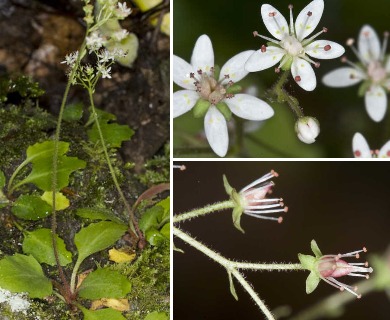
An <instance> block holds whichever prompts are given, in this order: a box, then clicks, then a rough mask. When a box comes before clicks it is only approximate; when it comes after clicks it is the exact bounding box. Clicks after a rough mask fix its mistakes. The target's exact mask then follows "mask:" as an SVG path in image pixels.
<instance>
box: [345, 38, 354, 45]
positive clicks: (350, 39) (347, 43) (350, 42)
mask: <svg viewBox="0 0 390 320" xmlns="http://www.w3.org/2000/svg"><path fill="white" fill-rule="evenodd" d="M354 43H355V39H353V38H349V39H348V40H347V41H346V42H345V44H346V45H347V46H352V45H353V44H354Z"/></svg>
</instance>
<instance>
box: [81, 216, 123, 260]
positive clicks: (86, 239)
mask: <svg viewBox="0 0 390 320" xmlns="http://www.w3.org/2000/svg"><path fill="white" fill-rule="evenodd" d="M126 230H127V226H124V225H120V224H117V223H115V222H109V221H102V222H98V223H93V224H90V225H89V226H88V227H85V228H82V229H81V230H80V231H79V232H78V233H77V234H76V236H75V238H74V243H75V244H76V247H77V250H78V253H79V256H78V259H77V261H83V260H84V259H85V258H86V257H88V256H89V255H91V254H93V253H95V252H98V251H101V250H104V249H106V248H108V247H109V246H111V245H113V244H114V243H115V242H116V241H117V240H118V239H119V238H120V237H121V236H122V235H123V234H124V233H125V232H126Z"/></svg>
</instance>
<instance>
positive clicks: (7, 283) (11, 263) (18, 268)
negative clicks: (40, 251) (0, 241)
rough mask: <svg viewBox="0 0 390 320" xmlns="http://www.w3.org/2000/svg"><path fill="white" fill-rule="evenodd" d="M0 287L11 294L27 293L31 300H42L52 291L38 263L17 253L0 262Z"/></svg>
mask: <svg viewBox="0 0 390 320" xmlns="http://www.w3.org/2000/svg"><path fill="white" fill-rule="evenodd" d="M0 287H1V288H3V289H7V290H9V291H11V292H28V293H29V295H30V297H31V298H44V297H46V296H49V295H51V294H52V291H53V288H52V284H51V281H50V280H49V279H47V278H46V277H45V275H44V274H43V271H42V267H41V265H40V264H39V263H38V261H37V260H35V258H34V257H32V256H25V255H22V254H18V253H17V254H15V255H13V256H7V257H5V258H4V259H2V260H0Z"/></svg>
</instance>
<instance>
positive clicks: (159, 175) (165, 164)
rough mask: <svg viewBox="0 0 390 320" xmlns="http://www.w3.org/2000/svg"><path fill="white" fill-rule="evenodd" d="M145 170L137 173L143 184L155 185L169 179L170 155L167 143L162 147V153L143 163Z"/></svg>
mask: <svg viewBox="0 0 390 320" xmlns="http://www.w3.org/2000/svg"><path fill="white" fill-rule="evenodd" d="M144 169H145V171H144V172H143V173H142V174H140V175H138V179H139V180H140V182H141V183H142V184H144V185H148V186H151V185H156V184H159V183H163V182H167V181H169V170H170V156H169V144H167V145H165V147H164V155H159V156H155V157H154V158H153V159H150V160H148V161H147V162H146V164H145V165H144Z"/></svg>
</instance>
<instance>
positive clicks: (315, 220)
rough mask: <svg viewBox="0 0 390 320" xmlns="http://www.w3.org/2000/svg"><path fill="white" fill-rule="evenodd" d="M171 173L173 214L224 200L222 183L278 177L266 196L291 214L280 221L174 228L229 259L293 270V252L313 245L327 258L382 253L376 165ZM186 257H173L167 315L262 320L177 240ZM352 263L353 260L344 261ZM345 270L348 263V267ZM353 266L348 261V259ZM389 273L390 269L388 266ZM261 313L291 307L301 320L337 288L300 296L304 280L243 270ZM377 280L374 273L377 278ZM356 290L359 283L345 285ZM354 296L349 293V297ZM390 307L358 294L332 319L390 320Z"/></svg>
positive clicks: (200, 221) (383, 212) (274, 165)
mask: <svg viewBox="0 0 390 320" xmlns="http://www.w3.org/2000/svg"><path fill="white" fill-rule="evenodd" d="M180 164H185V165H186V167H187V169H186V170H185V171H179V170H175V171H174V173H173V212H174V214H178V213H183V212H186V211H188V210H192V209H195V208H200V207H202V206H205V205H207V204H212V203H215V202H217V201H224V200H227V195H226V193H225V190H224V187H223V183H222V175H223V174H226V176H227V178H228V181H229V183H230V185H231V186H232V187H234V188H236V189H237V190H241V189H242V188H243V187H244V186H246V185H247V184H249V183H250V182H252V181H253V180H255V179H257V178H259V177H261V176H262V175H264V174H265V173H267V172H269V171H270V170H271V169H274V170H275V171H276V172H278V173H279V177H278V178H274V179H272V180H273V181H274V182H275V184H276V185H275V187H274V188H273V193H272V197H276V198H278V197H282V198H283V199H284V203H285V204H286V205H287V206H288V208H289V211H288V212H287V213H286V214H284V215H283V216H284V221H283V223H282V224H278V223H276V222H273V221H267V220H261V219H256V218H253V217H249V216H246V215H243V216H242V218H241V226H242V228H243V229H244V230H245V234H242V233H241V232H239V231H238V230H237V229H236V228H234V226H233V223H232V215H231V212H232V211H231V210H223V211H220V212H218V213H213V214H210V215H208V216H205V217H200V218H197V219H192V220H191V221H186V222H183V223H180V225H179V227H180V228H181V229H182V230H184V231H186V232H188V233H189V234H191V235H192V236H194V237H195V238H196V239H197V240H198V241H201V242H203V243H205V244H207V245H208V246H209V247H210V248H212V249H213V250H216V251H218V252H219V253H221V254H222V255H224V256H225V257H226V258H229V259H234V260H237V261H247V262H264V263H266V262H286V263H287V262H293V263H296V262H298V258H297V254H298V253H303V254H311V250H310V241H311V240H312V239H315V240H316V241H317V243H318V245H319V248H320V249H321V251H322V252H323V253H324V254H332V253H333V254H337V253H346V252H350V251H352V250H359V249H360V248H362V247H363V246H366V247H367V249H368V254H362V255H361V259H360V260H361V261H358V262H364V261H366V259H367V258H368V257H369V256H370V254H376V253H377V254H381V253H382V252H384V251H385V250H386V248H387V247H388V246H389V244H390V233H389V226H390V203H389V201H388V198H389V179H390V172H389V166H388V163H387V162H383V161H382V162H376V161H310V162H308V161H272V162H271V161H261V162H257V161H244V162H242V161H241V162H240V161H191V162H180ZM174 242H175V246H176V247H178V248H180V249H182V250H184V251H185V253H184V254H182V253H178V252H174V254H173V296H174V301H173V308H174V309H173V316H174V319H186V320H199V319H210V320H217V319H218V320H219V319H223V320H231V319H243V320H247V319H265V317H264V316H263V315H262V314H261V312H260V311H259V310H258V308H257V306H256V305H255V303H254V302H253V301H252V300H251V299H250V297H249V295H248V293H247V292H246V291H244V290H243V289H242V288H241V287H240V285H239V284H238V283H237V282H235V283H236V286H235V288H236V290H237V294H238V297H239V300H238V301H236V300H235V299H234V298H233V297H232V295H231V294H230V291H229V281H228V276H227V274H226V270H225V269H223V268H221V266H219V265H218V264H216V263H215V262H213V261H211V260H210V259H209V258H208V257H206V256H205V255H204V254H203V253H200V252H198V251H196V250H195V249H193V248H191V247H190V246H189V245H187V244H185V243H184V242H183V241H181V240H179V239H177V238H175V239H174ZM349 261H350V260H349ZM350 262H351V261H350ZM352 262H354V261H353V260H352ZM389 266H390V264H389ZM244 274H245V277H246V279H247V280H248V281H249V282H250V283H251V284H252V285H253V287H254V289H255V291H256V292H258V293H259V295H260V297H261V298H262V299H264V300H265V302H266V304H267V306H268V307H269V308H271V310H274V309H275V308H277V307H279V306H282V305H288V306H290V307H291V308H292V314H297V313H298V312H299V311H301V310H304V309H306V308H308V307H310V306H312V305H313V304H314V303H317V302H320V301H322V299H324V298H325V297H328V296H329V295H331V294H334V293H337V292H338V290H337V289H336V288H334V287H332V286H330V285H328V284H326V283H325V282H323V281H321V283H320V284H319V285H318V288H317V289H316V290H315V291H314V292H313V293H312V294H310V295H307V294H306V292H305V281H306V278H307V276H308V272H266V271H264V272H253V271H246V272H244ZM376 274H377V273H375V270H374V273H373V274H372V278H373V279H374V277H375V275H376ZM338 280H340V281H341V282H343V283H346V284H353V283H355V282H356V281H360V280H361V278H356V277H342V278H339V279H338ZM345 294H346V295H350V293H347V292H346V293H345ZM389 314H390V301H389V299H388V297H387V296H386V294H385V293H384V292H383V291H382V292H372V293H370V294H366V295H363V296H362V298H361V299H360V300H354V299H353V301H352V302H351V303H350V304H348V305H346V307H345V312H344V313H342V314H341V315H340V317H338V318H337V319H343V320H366V319H372V320H385V319H389Z"/></svg>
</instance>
